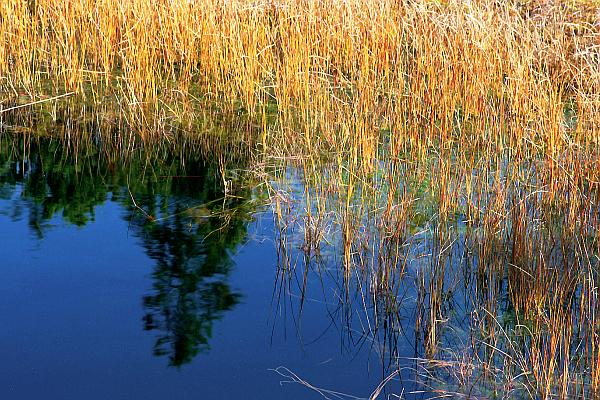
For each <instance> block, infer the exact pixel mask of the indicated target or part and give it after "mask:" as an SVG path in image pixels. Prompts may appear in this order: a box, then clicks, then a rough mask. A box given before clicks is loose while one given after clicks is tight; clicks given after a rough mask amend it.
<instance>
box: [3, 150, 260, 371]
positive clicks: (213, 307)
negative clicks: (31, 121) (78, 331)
mask: <svg viewBox="0 0 600 400" xmlns="http://www.w3.org/2000/svg"><path fill="white" fill-rule="evenodd" d="M21 140H22V139H21ZM17 142H18V140H17ZM0 145H1V148H0V188H1V189H2V190H1V193H2V196H3V197H4V198H5V199H6V198H11V197H12V198H13V204H12V207H11V208H13V210H20V211H15V212H13V213H12V218H13V219H15V220H21V219H23V217H24V216H25V215H27V217H26V218H27V221H28V224H29V226H30V227H31V229H32V231H33V232H35V234H36V235H37V236H38V237H39V238H43V236H44V234H45V232H46V230H47V229H50V228H49V226H48V225H49V224H48V222H49V221H50V220H51V219H52V218H54V217H55V216H57V215H60V216H61V217H62V219H63V221H66V222H68V223H70V224H73V225H76V226H84V225H86V224H87V223H89V222H90V221H92V220H93V219H94V209H95V207H96V206H98V205H99V204H102V203H104V202H106V201H115V202H118V203H119V204H121V205H122V206H123V208H124V209H125V213H124V215H123V217H124V218H125V219H126V220H127V221H128V222H129V224H130V225H129V226H130V231H131V232H133V234H134V236H136V237H137V238H138V239H139V241H140V244H141V246H142V247H143V248H144V249H145V252H146V253H147V255H148V256H149V257H151V258H152V259H153V260H155V263H156V264H155V267H154V270H153V272H152V280H153V284H152V289H151V292H150V293H149V294H148V295H146V296H144V298H143V305H144V308H145V315H144V316H143V327H144V329H145V330H147V331H154V332H156V335H157V339H156V343H155V346H154V354H155V355H157V356H166V357H168V359H169V365H172V366H181V365H183V364H186V363H189V362H190V361H191V360H192V359H193V358H194V357H195V356H196V355H197V354H199V353H201V352H204V351H207V350H208V349H209V341H210V339H211V337H212V332H213V325H214V323H215V321H217V320H219V319H221V318H222V317H223V315H224V314H225V312H226V311H228V310H231V309H232V308H233V307H234V306H235V305H236V304H237V303H238V302H239V301H240V298H241V295H240V294H239V293H238V292H236V291H235V290H233V289H232V288H231V287H230V285H229V283H228V276H229V274H230V272H231V270H232V268H233V266H234V263H233V261H232V258H231V253H232V252H233V251H234V250H235V248H236V247H237V246H239V245H240V244H241V243H243V241H244V240H245V238H246V234H247V231H246V226H247V224H248V222H249V220H250V216H251V214H252V213H253V212H254V211H255V206H253V204H254V203H253V202H251V201H248V199H250V195H251V193H250V192H249V191H247V190H244V189H241V190H240V191H238V192H236V193H235V196H229V195H227V196H226V195H225V193H224V190H223V187H222V186H223V184H222V176H221V175H220V173H221V172H222V171H223V169H224V167H227V165H224V164H223V163H222V164H221V165H216V164H215V163H212V162H208V161H206V160H205V159H203V158H202V157H200V156H199V155H198V154H197V153H196V155H192V156H190V157H186V158H185V160H184V159H183V158H182V157H181V156H180V155H179V154H181V153H180V152H172V151H163V152H162V153H161V154H160V157H157V155H150V156H148V155H147V154H139V155H138V156H136V157H130V159H129V160H128V161H127V163H123V164H120V165H115V163H114V162H111V161H110V157H105V156H104V155H103V154H101V152H100V150H99V148H98V147H97V146H90V147H86V148H85V149H78V150H77V151H68V149H67V148H65V146H64V145H63V144H62V143H59V142H55V141H50V140H44V139H39V140H36V141H35V142H31V143H28V144H27V148H28V151H27V152H26V154H22V153H20V152H19V151H15V150H14V149H22V148H23V147H24V146H22V143H17V144H15V143H14V141H5V140H4V141H1V142H0ZM221 160H222V158H221ZM244 162H245V160H244V159H243V158H242V159H237V160H235V162H233V161H232V163H235V164H236V165H237V164H243V163H244ZM19 192H20V195H18V196H17V198H15V196H13V194H15V193H17V194H19ZM132 200H133V201H132ZM134 202H135V205H134V204H133V203H134ZM141 210H143V212H142V211H141Z"/></svg>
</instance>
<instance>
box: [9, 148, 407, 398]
mask: <svg viewBox="0 0 600 400" xmlns="http://www.w3.org/2000/svg"><path fill="white" fill-rule="evenodd" d="M0 159H1V160H0V161H1V164H0V165H1V170H0V197H1V199H0V243H1V246H0V260H1V263H0V265H1V269H2V279H1V280H0V299H1V300H0V354H2V361H1V363H2V365H1V366H0V396H1V398H3V399H39V398H44V399H136V398H137V399H234V398H250V399H311V398H315V399H317V398H322V396H321V395H320V394H318V393H316V392H315V391H312V390H310V389H307V388H306V387H304V386H302V385H299V384H289V383H281V382H282V381H285V380H286V379H285V378H283V377H281V376H280V375H278V374H277V373H276V372H274V371H273V369H275V368H277V367H280V366H285V367H286V368H288V369H289V370H290V371H293V372H294V373H295V374H297V375H298V376H299V377H301V378H302V379H305V380H306V381H307V382H310V383H311V384H314V385H316V386H319V387H323V388H327V389H332V390H336V391H340V392H344V393H349V394H352V395H356V396H359V397H368V396H369V395H370V393H371V392H372V391H373V389H374V388H375V387H376V386H377V385H378V383H379V382H380V381H381V380H382V378H383V377H385V375H386V371H385V370H384V368H383V367H382V362H381V358H380V356H379V355H378V354H377V352H376V351H375V350H374V348H373V346H371V344H370V343H369V341H368V340H366V339H365V338H364V337H362V336H361V335H360V334H353V333H352V332H348V331H347V329H344V327H343V323H342V321H341V320H340V319H341V318H340V313H339V312H338V311H339V305H338V304H339V303H340V302H339V298H338V297H339V292H340V291H339V290H338V287H337V286H338V285H339V283H338V281H337V279H336V274H335V273H332V274H322V273H317V272H316V271H314V270H311V271H310V272H309V273H308V275H307V279H308V284H307V285H306V291H305V292H304V301H301V300H300V299H301V289H300V288H301V287H303V285H302V284H301V282H297V280H295V279H294V278H291V279H290V280H289V282H285V283H283V284H282V282H281V275H280V274H279V273H278V270H277V253H276V245H275V243H274V234H275V228H274V223H273V218H272V214H271V212H270V211H269V210H268V209H267V208H266V207H264V206H263V205H262V204H263V203H264V202H261V199H260V195H257V194H256V192H255V191H252V190H246V191H242V192H241V193H236V195H235V196H231V197H225V196H224V193H223V191H222V188H221V186H220V185H219V184H218V180H219V177H218V174H217V173H216V168H213V167H212V166H211V162H210V160H204V159H201V158H199V157H197V158H196V159H191V160H187V161H186V163H185V167H184V166H183V164H184V163H183V162H182V160H181V159H179V158H177V157H176V156H172V157H170V158H169V157H167V159H166V161H161V162H160V163H150V164H148V163H147V162H144V161H143V158H140V159H133V160H130V161H129V162H128V163H127V165H126V166H125V165H114V164H111V163H110V162H107V161H105V160H103V158H102V157H100V156H99V154H98V153H97V152H94V151H92V152H91V153H87V154H83V155H82V154H79V155H78V156H77V159H75V157H74V156H73V154H72V153H70V154H69V153H66V152H64V151H62V150H61V145H60V144H56V143H52V142H45V141H40V142H39V143H36V144H35V145H33V146H31V147H30V148H29V150H28V151H27V152H26V154H25V153H22V152H19V151H12V150H10V149H9V148H8V147H6V146H5V147H3V149H2V154H1V156H0ZM134 202H135V204H134ZM142 209H143V210H144V211H141V210H142ZM301 278H302V277H300V279H301ZM407 351H408V352H409V353H410V350H407ZM409 355H410V354H409ZM404 385H406V383H405V384H404ZM395 389H396V390H398V391H399V389H398V388H395Z"/></svg>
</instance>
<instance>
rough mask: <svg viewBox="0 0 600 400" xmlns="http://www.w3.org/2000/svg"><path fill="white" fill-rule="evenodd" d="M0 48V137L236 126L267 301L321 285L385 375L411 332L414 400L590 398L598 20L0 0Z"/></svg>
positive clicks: (165, 135)
mask: <svg viewBox="0 0 600 400" xmlns="http://www.w3.org/2000/svg"><path fill="white" fill-rule="evenodd" d="M0 38H1V40H0V91H1V92H0V94H1V96H0V101H1V103H0V107H2V108H1V109H0V123H2V129H4V130H13V131H14V130H16V127H20V130H25V131H26V132H27V133H28V134H35V132H36V130H35V129H34V128H33V126H39V125H40V121H44V120H46V119H48V118H46V119H44V118H42V119H40V118H38V117H33V116H34V115H44V116H46V117H49V118H50V120H51V121H52V124H57V123H58V124H61V123H63V122H64V121H68V120H70V119H75V120H81V119H84V118H88V116H89V115H92V116H93V120H94V121H96V122H95V125H93V126H95V127H96V129H95V132H97V134H98V135H100V136H101V137H102V141H103V142H106V143H117V144H116V145H115V146H116V147H117V148H119V149H122V148H128V146H130V145H128V144H123V143H132V141H133V142H135V143H141V144H148V143H154V142H155V141H157V140H158V141H161V140H162V141H167V142H169V141H176V140H180V139H179V138H180V137H192V138H193V137H198V136H197V135H198V132H202V131H203V130H204V129H203V124H205V123H206V122H202V121H207V120H210V121H214V120H216V121H218V124H222V125H226V121H229V120H235V121H239V120H243V121H244V122H243V124H241V125H240V124H237V123H236V124H235V125H234V128H235V130H237V131H243V133H242V136H241V138H242V139H241V141H238V143H240V142H241V143H244V144H245V145H246V147H247V149H248V150H249V151H252V153H253V157H254V168H253V171H254V173H256V174H257V175H258V176H260V177H262V178H263V182H264V183H263V185H262V187H264V188H265V190H267V191H268V193H269V194H270V198H271V203H272V206H273V215H274V218H275V221H276V226H277V227H278V230H279V232H278V235H277V251H278V254H279V256H280V266H279V267H280V268H279V272H280V274H279V278H278V279H281V280H280V281H279V282H285V279H287V278H289V277H291V276H293V275H294V274H295V273H297V271H302V273H306V272H305V271H308V269H311V268H314V270H316V271H320V268H319V265H321V263H322V260H323V259H324V258H325V259H327V260H328V261H327V262H329V263H333V264H335V265H337V266H339V269H338V271H339V273H340V274H341V275H340V276H341V277H340V279H341V280H342V281H343V282H344V285H343V288H344V295H343V296H340V299H344V300H345V301H346V304H345V306H344V309H345V310H347V313H345V314H344V316H342V318H343V320H344V321H353V317H352V315H355V313H357V312H362V313H363V314H362V315H363V316H364V320H361V325H360V328H356V329H355V328H354V327H352V330H360V331H362V332H363V333H364V334H365V335H367V336H369V337H370V339H371V340H373V341H375V342H377V343H379V344H381V345H382V346H383V350H382V352H381V354H385V355H386V357H388V358H387V360H388V361H387V362H388V363H391V364H392V365H393V366H395V367H396V368H398V371H399V370H400V368H401V365H402V360H401V359H400V358H398V357H399V354H398V353H397V352H396V351H395V346H397V343H398V342H397V341H398V340H400V338H401V337H403V335H405V334H402V333H401V332H409V333H410V335H412V338H413V339H414V344H415V349H416V353H417V354H419V357H418V360H417V361H418V362H415V363H414V365H413V366H412V367H411V368H413V370H414V371H415V376H416V377H417V378H419V381H420V384H421V385H423V387H427V388H428V389H429V390H431V391H433V392H440V391H446V392H447V393H449V392H452V393H455V394H456V393H461V395H462V396H475V395H477V396H479V397H485V396H488V397H494V396H496V397H502V396H504V397H506V398H509V397H511V396H515V397H518V396H520V397H523V398H527V397H530V398H570V397H581V398H589V397H590V396H598V395H600V336H599V335H600V331H599V329H600V328H599V327H600V325H599V321H598V313H599V311H600V302H599V301H598V293H597V292H598V289H597V288H598V284H599V282H598V281H599V275H598V265H599V264H598V261H600V258H599V257H600V213H599V210H598V204H600V198H599V190H598V189H599V188H598V184H599V182H600V162H599V160H600V158H599V156H600V154H599V152H600V147H599V146H600V52H599V49H600V48H599V47H598V46H599V43H600V8H599V6H598V4H597V3H596V2H593V1H570V2H559V1H551V0H549V1H535V0H534V1H517V0H513V1H491V0H473V1H458V0H448V1H402V0H397V1H391V0H382V1H375V0H346V1H334V0H280V1H275V0H273V1H264V0H263V1H261V0H257V1H249V0H230V1H212V0H201V1H193V0H124V1H115V0H101V1H96V0H94V1H92V0H77V1H76V0H69V1H55V0H29V1H22V0H5V1H3V2H1V3H0ZM66 93H73V95H72V96H70V97H68V98H64V99H60V101H59V100H52V101H50V100H49V101H48V102H47V103H40V104H38V105H35V106H32V108H31V109H27V108H26V107H25V108H19V109H18V110H15V111H10V112H3V111H2V110H6V109H9V108H13V107H16V106H24V105H27V104H28V103H32V102H34V101H40V100H45V99H50V98H51V97H53V96H57V95H62V94H66ZM65 104H67V106H65ZM31 110H33V112H30V111H31ZM65 110H66V111H65ZM106 127H112V128H106ZM211 131H213V130H212V129H211ZM123 132H126V133H127V135H126V136H127V137H128V139H127V140H124V138H123V136H122V134H123ZM54 134H55V135H56V134H58V135H59V136H60V135H61V133H60V132H58V133H56V132H55V133H54ZM238 134H239V132H238ZM220 140H221V139H220V136H218V135H217V136H215V135H212V136H202V139H199V141H200V142H203V143H205V146H206V147H210V146H211V145H212V143H215V141H216V142H219V141H220ZM222 174H223V176H226V173H225V172H224V171H223V172H222ZM223 185H227V182H226V179H223ZM300 259H302V260H303V262H299V261H298V260H300ZM301 281H302V280H301ZM304 281H306V280H305V279H304ZM282 284H283V283H282ZM301 297H302V296H301ZM357 309H358V310H359V311H357ZM364 321H368V323H367V324H365V323H364ZM413 361H414V360H413ZM440 381H441V382H443V384H440V383H439V382H440ZM388 384H389V385H393V384H394V381H393V380H392V382H391V383H388ZM400 392H401V390H398V391H397V393H400Z"/></svg>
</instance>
